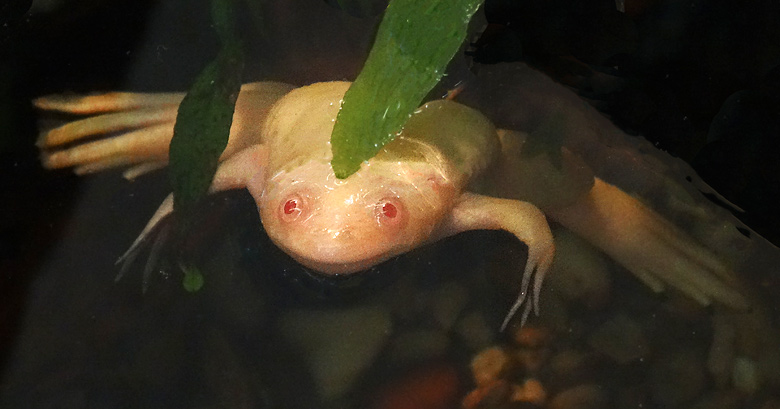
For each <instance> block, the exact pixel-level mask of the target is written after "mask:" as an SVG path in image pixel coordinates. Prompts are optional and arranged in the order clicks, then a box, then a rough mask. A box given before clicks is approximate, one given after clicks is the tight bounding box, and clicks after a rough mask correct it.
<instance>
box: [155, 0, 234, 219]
mask: <svg viewBox="0 0 780 409" xmlns="http://www.w3.org/2000/svg"><path fill="white" fill-rule="evenodd" d="M212 17H213V21H214V26H215V29H216V30H217V33H218V34H219V38H220V40H221V42H222V48H221V50H220V52H219V54H218V55H217V57H216V58H215V59H214V60H213V61H212V62H211V63H209V65H207V66H206V68H204V69H203V71H202V72H201V73H200V74H199V75H198V77H197V78H196V79H195V83H194V84H193V85H192V87H191V88H190V89H189V92H187V95H186V96H185V97H184V100H182V102H181V105H180V106H179V113H178V116H177V117H176V125H175V126H174V128H173V139H172V140H171V145H170V151H169V159H170V167H169V175H170V179H171V184H172V185H173V186H172V187H173V194H174V208H175V209H176V211H177V213H178V214H179V215H181V216H182V218H183V219H184V220H183V222H184V224H188V223H189V222H188V220H187V218H188V214H189V213H190V209H191V208H192V206H193V205H194V204H195V203H197V202H198V200H200V199H201V198H203V197H204V196H206V195H207V194H208V190H209V186H210V185H211V180H212V178H213V177H214V174H215V173H216V169H217V165H218V163H219V156H220V155H221V154H222V151H223V150H224V149H225V146H227V141H228V136H229V134H230V126H231V124H232V121H233V111H234V110H235V105H236V99H237V98H238V92H239V90H240V89H241V74H242V71H243V52H242V50H241V46H240V43H239V41H238V39H237V37H236V35H235V33H234V28H233V8H232V0H214V1H213V2H212ZM182 218H180V220H181V219H182Z"/></svg>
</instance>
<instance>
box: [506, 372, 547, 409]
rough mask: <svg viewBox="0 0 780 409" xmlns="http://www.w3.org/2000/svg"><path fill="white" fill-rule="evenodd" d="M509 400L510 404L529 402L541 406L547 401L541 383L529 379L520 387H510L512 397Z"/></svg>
mask: <svg viewBox="0 0 780 409" xmlns="http://www.w3.org/2000/svg"><path fill="white" fill-rule="evenodd" d="M509 400H510V401H512V402H531V403H534V404H536V405H537V406H542V405H543V404H544V401H545V400H547V392H545V390H544V386H542V383H541V382H539V381H538V380H536V379H533V378H531V379H528V380H526V381H525V382H524V383H523V384H522V385H512V396H510V398H509Z"/></svg>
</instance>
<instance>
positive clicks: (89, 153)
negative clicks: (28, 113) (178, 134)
mask: <svg viewBox="0 0 780 409" xmlns="http://www.w3.org/2000/svg"><path fill="white" fill-rule="evenodd" d="M183 97H184V94H181V93H169V94H137V93H123V92H113V93H107V94H99V95H50V96H45V97H41V98H38V99H36V100H34V101H33V104H34V105H35V107H36V108H38V109H41V110H44V111H50V112H57V113H60V114H64V115H68V116H74V115H78V116H84V117H82V118H79V119H76V120H73V121H71V122H67V123H65V124H64V125H61V126H58V127H55V128H53V129H49V130H45V131H43V132H41V135H40V137H39V138H38V146H39V147H40V148H41V150H42V154H41V161H42V163H43V165H44V166H45V167H47V168H50V169H54V168H66V167H73V168H74V170H75V172H76V173H78V174H85V173H91V172H96V171H100V170H104V169H110V168H116V167H123V166H132V167H130V168H129V169H128V170H127V171H126V172H125V174H124V175H125V177H126V178H127V179H133V178H135V177H136V176H138V175H140V174H143V173H146V172H148V171H150V170H154V169H157V168H161V167H164V166H165V165H166V163H167V154H168V144H169V143H170V140H171V138H172V136H173V126H174V123H175V121H176V115H177V111H178V106H179V103H180V102H181V100H182V98H183Z"/></svg>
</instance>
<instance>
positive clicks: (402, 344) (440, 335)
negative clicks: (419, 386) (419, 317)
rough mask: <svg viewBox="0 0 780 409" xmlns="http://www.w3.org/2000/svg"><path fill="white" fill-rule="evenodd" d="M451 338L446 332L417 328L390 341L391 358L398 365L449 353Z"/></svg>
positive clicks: (410, 363)
mask: <svg viewBox="0 0 780 409" xmlns="http://www.w3.org/2000/svg"><path fill="white" fill-rule="evenodd" d="M449 346H450V338H449V337H448V336H447V334H446V333H444V332H441V331H435V330H417V331H410V332H405V333H402V334H400V335H398V336H396V337H394V338H393V339H392V340H391V341H390V346H389V348H388V354H389V356H390V360H391V362H393V363H397V364H398V365H402V366H404V365H413V364H414V363H417V362H420V361H423V360H430V359H431V358H435V357H441V356H443V355H444V354H446V353H447V348H449Z"/></svg>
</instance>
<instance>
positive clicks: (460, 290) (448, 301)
mask: <svg viewBox="0 0 780 409" xmlns="http://www.w3.org/2000/svg"><path fill="white" fill-rule="evenodd" d="M468 301H469V292H468V290H467V289H466V288H465V287H463V286H462V285H460V284H458V283H455V282H449V283H446V284H444V285H443V286H442V287H441V288H440V289H438V290H436V291H435V292H434V294H433V297H432V302H431V310H430V312H431V314H432V315H433V318H434V319H435V320H436V322H437V323H438V324H439V325H440V326H441V328H442V329H444V330H450V329H452V327H453V326H454V325H455V322H457V320H458V317H460V315H461V313H462V312H463V309H464V308H465V306H466V303H467V302H468Z"/></svg>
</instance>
